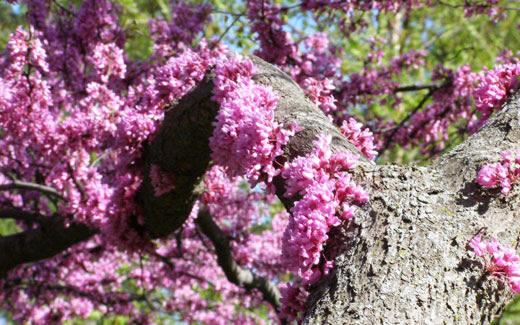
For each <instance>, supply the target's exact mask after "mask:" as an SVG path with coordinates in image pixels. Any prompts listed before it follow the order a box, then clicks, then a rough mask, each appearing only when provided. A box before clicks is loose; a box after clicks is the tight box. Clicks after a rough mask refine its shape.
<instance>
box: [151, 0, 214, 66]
mask: <svg viewBox="0 0 520 325" xmlns="http://www.w3.org/2000/svg"><path fill="white" fill-rule="evenodd" d="M171 4H172V19H171V21H167V20H165V19H152V20H150V22H149V25H150V34H151V37H152V39H153V40H154V50H155V53H154V55H155V56H156V58H157V59H160V58H163V57H169V56H171V55H172V54H175V53H176V52H177V51H179V50H184V49H187V48H190V47H191V45H192V42H193V40H194V39H195V37H196V36H197V35H198V34H199V33H200V32H201V31H202V30H203V28H204V24H206V23H207V22H208V21H209V14H210V13H211V9H212V8H211V5H209V4H200V5H189V4H187V3H186V2H184V1H172V2H171Z"/></svg>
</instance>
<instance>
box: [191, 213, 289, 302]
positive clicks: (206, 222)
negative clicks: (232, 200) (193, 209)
mask: <svg viewBox="0 0 520 325" xmlns="http://www.w3.org/2000/svg"><path fill="white" fill-rule="evenodd" d="M196 223H197V226H198V227H199V228H200V229H201V231H202V232H203V233H204V235H206V236H207V237H208V238H209V239H210V240H211V242H212V243H213V246H214V247H215V253H216V254H217V263H218V264H219V265H220V267H221V268H222V270H223V271H224V273H225V274H226V278H227V279H228V280H229V281H230V282H232V283H234V284H236V285H238V286H239V287H242V288H245V289H248V290H250V289H257V290H259V291H260V292H261V293H262V295H263V297H264V299H265V300H266V301H267V302H269V303H270V304H271V305H272V306H273V308H274V309H275V310H279V308H280V292H279V291H278V288H277V287H276V286H275V285H273V284H272V283H271V282H270V281H269V280H268V279H267V278H265V277H262V276H259V275H257V274H255V273H253V272H251V271H250V270H248V269H244V268H242V267H241V266H240V265H238V264H237V262H236V261H235V260H234V259H233V256H232V254H231V247H230V244H229V239H228V238H227V236H226V234H225V233H224V232H223V231H222V230H221V229H220V228H219V226H218V225H217V224H216V223H215V222H214V221H213V219H212V218H211V216H210V214H209V212H208V211H207V209H206V208H205V207H201V208H200V212H199V215H198V217H197V219H196Z"/></svg>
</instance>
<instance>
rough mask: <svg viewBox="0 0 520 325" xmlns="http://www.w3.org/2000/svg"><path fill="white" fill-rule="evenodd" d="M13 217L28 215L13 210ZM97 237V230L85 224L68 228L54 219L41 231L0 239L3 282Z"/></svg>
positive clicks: (29, 231) (72, 225)
mask: <svg viewBox="0 0 520 325" xmlns="http://www.w3.org/2000/svg"><path fill="white" fill-rule="evenodd" d="M11 213H12V216H22V215H24V214H25V213H26V212H24V211H15V210H13V211H11ZM41 219H44V217H43V216H42V217H41ZM94 234H95V231H94V230H92V229H90V228H88V227H87V226H85V225H83V224H71V225H69V226H66V225H65V224H64V220H62V219H55V220H52V221H49V222H48V223H45V224H44V225H42V226H41V227H40V228H38V229H31V230H26V231H23V232H20V233H17V234H14V235H9V236H5V237H0V279H1V278H4V277H5V276H6V275H7V273H8V272H9V271H10V270H11V269H13V268H15V267H17V266H19V265H21V264H24V263H30V262H36V261H40V260H43V259H46V258H50V257H53V256H54V255H56V254H58V253H60V252H62V251H64V250H66V249H67V248H69V247H71V246H73V245H74V244H77V243H79V242H81V241H84V240H87V239H88V238H90V237H91V236H92V235H94Z"/></svg>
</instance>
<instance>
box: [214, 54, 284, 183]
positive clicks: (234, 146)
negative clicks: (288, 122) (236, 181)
mask: <svg viewBox="0 0 520 325" xmlns="http://www.w3.org/2000/svg"><path fill="white" fill-rule="evenodd" d="M254 73H255V71H254V66H253V63H252V62H251V60H249V59H245V58H241V57H236V58H231V59H229V60H225V61H221V62H218V63H217V67H216V69H215V74H216V77H215V85H214V99H215V100H216V101H217V102H218V103H219V104H220V109H219V113H218V115H217V118H216V122H215V123H214V125H215V129H214V132H213V135H212V137H211V138H210V148H211V150H212V154H211V157H212V159H213V161H214V162H215V163H217V164H219V165H221V166H225V167H226V171H227V172H228V174H229V175H230V176H232V177H233V176H242V175H245V176H246V178H247V179H248V180H249V181H250V182H252V183H256V182H257V181H259V180H260V177H261V176H264V175H265V176H266V177H267V179H266V180H267V181H268V182H270V181H271V179H272V178H273V177H274V176H276V175H277V173H278V170H277V169H276V168H275V167H274V166H273V160H274V158H276V157H277V156H279V155H280V154H281V153H282V146H283V145H285V144H286V143H287V142H288V141H289V137H290V136H291V135H292V134H294V129H293V128H291V129H288V130H284V129H282V126H281V125H280V124H278V123H277V122H275V120H274V110H275V108H276V104H277V102H278V101H277V97H276V95H275V94H274V92H273V90H272V89H271V88H269V87H266V86H262V85H258V84H256V83H255V82H254V81H253V80H252V77H253V74H254Z"/></svg>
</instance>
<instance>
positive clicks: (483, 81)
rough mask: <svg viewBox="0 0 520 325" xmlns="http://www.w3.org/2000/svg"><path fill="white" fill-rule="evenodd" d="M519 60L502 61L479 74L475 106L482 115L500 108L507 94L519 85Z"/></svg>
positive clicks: (489, 113)
mask: <svg viewBox="0 0 520 325" xmlns="http://www.w3.org/2000/svg"><path fill="white" fill-rule="evenodd" d="M519 78H520V62H511V63H504V64H499V65H497V66H495V67H494V68H493V69H491V70H488V69H484V71H482V72H481V73H480V74H479V79H480V83H479V86H478V87H477V89H476V90H475V106H476V108H477V110H478V111H479V112H480V113H482V115H483V116H484V117H486V118H487V117H488V116H489V115H491V113H492V112H493V111H495V110H498V109H500V107H501V106H502V104H503V103H504V102H505V101H506V99H507V98H508V96H509V95H510V94H511V93H512V92H513V91H514V90H516V89H517V88H518V86H520V84H519V82H520V79H519Z"/></svg>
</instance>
